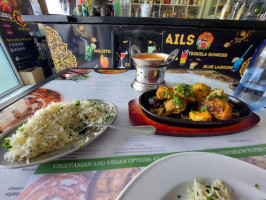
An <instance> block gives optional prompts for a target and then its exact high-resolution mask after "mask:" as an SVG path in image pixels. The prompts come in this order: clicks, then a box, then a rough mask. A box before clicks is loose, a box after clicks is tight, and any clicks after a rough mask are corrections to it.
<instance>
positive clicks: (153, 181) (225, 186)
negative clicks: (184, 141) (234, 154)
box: [116, 152, 266, 200]
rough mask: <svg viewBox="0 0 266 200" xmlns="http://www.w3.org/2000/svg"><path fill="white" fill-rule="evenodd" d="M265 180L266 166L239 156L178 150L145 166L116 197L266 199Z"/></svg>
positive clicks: (129, 199)
mask: <svg viewBox="0 0 266 200" xmlns="http://www.w3.org/2000/svg"><path fill="white" fill-rule="evenodd" d="M265 180H266V171H265V170H264V169H262V168H259V167H257V166H255V165H252V164H250V163H247V162H244V161H241V160H239V159H235V158H231V157H228V156H223V155H219V154H215V153H205V152H185V153H177V154H173V155H170V156H166V157H164V158H161V159H160V160H158V161H156V162H154V163H152V164H151V165H149V166H148V167H146V168H145V169H144V170H142V171H141V172H140V173H139V174H138V175H137V176H135V177H134V178H133V179H132V180H131V181H130V182H129V184H128V185H127V186H126V187H125V188H124V189H123V191H122V192H121V193H120V194H119V196H118V198H117V199H116V200H135V199H138V200H147V199H152V200H254V199H261V200H262V199H265V197H266V182H265Z"/></svg>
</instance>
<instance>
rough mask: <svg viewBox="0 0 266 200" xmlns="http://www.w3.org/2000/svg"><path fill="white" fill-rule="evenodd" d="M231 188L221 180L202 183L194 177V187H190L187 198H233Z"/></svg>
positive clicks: (223, 199)
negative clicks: (207, 183)
mask: <svg viewBox="0 0 266 200" xmlns="http://www.w3.org/2000/svg"><path fill="white" fill-rule="evenodd" d="M230 193H231V188H229V187H228V186H227V185H225V184H224V183H223V182H222V181H221V180H216V181H214V182H213V184H209V185H206V184H202V183H199V182H197V181H196V180H195V179H194V184H193V188H192V190H191V189H188V199H187V200H208V199H212V200H231V194H230Z"/></svg>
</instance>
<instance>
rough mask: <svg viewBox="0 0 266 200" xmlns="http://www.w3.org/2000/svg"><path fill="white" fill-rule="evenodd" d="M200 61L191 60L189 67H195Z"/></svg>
mask: <svg viewBox="0 0 266 200" xmlns="http://www.w3.org/2000/svg"><path fill="white" fill-rule="evenodd" d="M198 64H199V63H197V62H191V63H190V65H189V69H194V68H195V67H196V66H197V65H198Z"/></svg>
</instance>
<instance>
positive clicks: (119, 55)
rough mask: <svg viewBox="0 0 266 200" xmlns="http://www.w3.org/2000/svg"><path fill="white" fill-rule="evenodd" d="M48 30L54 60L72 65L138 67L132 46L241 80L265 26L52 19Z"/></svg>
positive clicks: (184, 66)
mask: <svg viewBox="0 0 266 200" xmlns="http://www.w3.org/2000/svg"><path fill="white" fill-rule="evenodd" d="M45 33H46V37H47V39H48V44H49V47H50V50H51V54H52V57H53V60H54V63H55V68H56V69H57V70H58V71H61V70H63V69H66V68H70V67H77V66H78V67H80V68H88V67H90V68H126V69H134V67H135V66H134V65H133V64H132V62H131V57H132V55H131V46H132V45H136V46H138V47H139V48H140V49H141V52H142V53H147V52H149V53H158V52H162V53H167V54H169V53H171V52H172V51H173V50H174V49H179V50H180V51H179V54H178V56H177V57H176V59H175V60H174V61H173V62H172V63H170V64H169V66H168V68H175V69H191V70H193V69H203V70H216V71H219V72H220V73H223V74H226V75H229V76H231V77H234V78H236V79H240V78H241V77H242V75H243V74H244V71H245V70H246V69H247V67H248V65H249V62H250V60H251V58H252V55H253V53H254V51H255V49H256V48H257V47H258V46H259V44H260V43H261V42H262V41H263V40H264V36H265V33H266V31H263V30H241V29H224V28H223V29H222V28H221V29H219V28H196V27H194V28H190V27H174V26H153V27H150V26H137V25H130V26H128V25H122V26H117V25H95V24H94V25H92V24H47V25H46V26H45Z"/></svg>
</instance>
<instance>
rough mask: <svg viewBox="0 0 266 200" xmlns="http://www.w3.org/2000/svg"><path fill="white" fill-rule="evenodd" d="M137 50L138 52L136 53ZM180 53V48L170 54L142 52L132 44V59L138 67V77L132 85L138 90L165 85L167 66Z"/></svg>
mask: <svg viewBox="0 0 266 200" xmlns="http://www.w3.org/2000/svg"><path fill="white" fill-rule="evenodd" d="M135 51H137V54H134V52H135ZM178 53H179V49H175V50H174V51H172V52H171V53H170V54H165V53H141V51H140V49H139V48H138V47H137V46H136V45H132V47H131V55H132V61H133V64H134V65H135V68H136V77H135V80H134V81H133V83H132V87H133V88H134V89H136V90H138V91H147V90H150V89H156V88H158V87H160V86H161V85H165V81H164V76H165V70H166V67H167V66H168V65H169V64H170V63H171V62H172V61H173V60H174V59H175V58H176V56H177V54H178Z"/></svg>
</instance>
